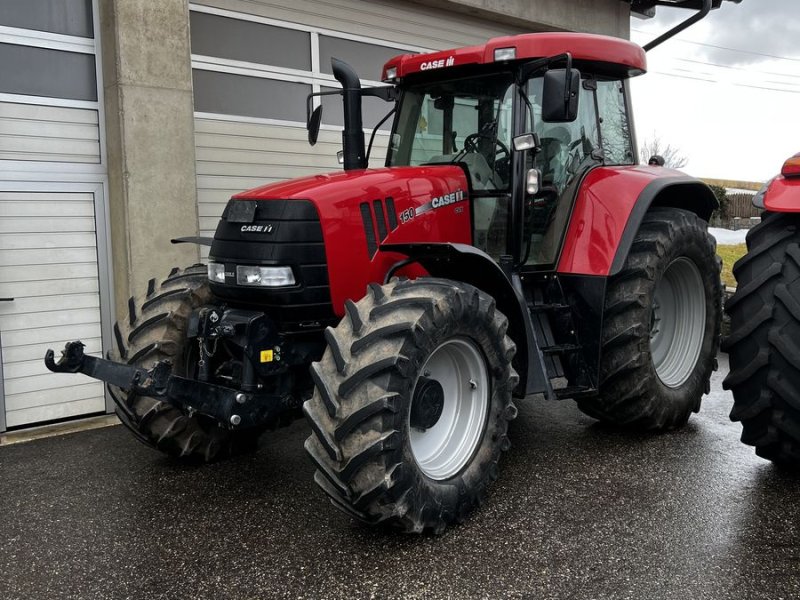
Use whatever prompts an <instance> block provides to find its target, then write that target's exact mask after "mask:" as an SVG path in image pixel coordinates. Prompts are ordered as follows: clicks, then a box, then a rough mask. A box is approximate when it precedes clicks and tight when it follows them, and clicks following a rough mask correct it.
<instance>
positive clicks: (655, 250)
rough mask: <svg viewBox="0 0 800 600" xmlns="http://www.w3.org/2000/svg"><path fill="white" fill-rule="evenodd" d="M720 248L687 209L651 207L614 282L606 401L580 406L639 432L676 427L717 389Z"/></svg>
mask: <svg viewBox="0 0 800 600" xmlns="http://www.w3.org/2000/svg"><path fill="white" fill-rule="evenodd" d="M721 304H722V289H721V282H720V267H719V262H718V260H717V257H716V242H715V241H714V238H713V237H712V236H711V235H709V233H708V230H707V223H706V222H705V221H703V220H702V219H700V218H699V217H698V216H696V215H695V214H694V213H691V212H689V211H686V210H681V209H677V208H654V209H651V210H650V211H649V212H648V213H647V215H645V218H644V220H643V221H642V224H641V226H640V229H639V232H638V233H637V234H636V238H635V239H634V242H633V245H632V246H631V251H630V253H629V255H628V257H627V259H626V261H625V265H624V267H623V268H622V270H621V271H620V273H618V274H617V275H615V276H614V277H612V278H611V279H610V280H609V282H608V288H607V292H606V302H605V310H604V315H603V327H602V336H601V358H600V395H599V397H596V398H593V399H590V400H583V401H581V402H579V403H578V406H579V408H580V409H581V410H582V411H583V412H585V413H586V414H588V415H589V416H592V417H594V418H596V419H599V420H601V421H604V422H606V423H610V424H613V425H618V426H623V427H628V428H632V429H637V430H660V429H672V428H676V427H680V426H682V425H684V424H685V423H686V422H687V421H688V419H689V417H690V415H691V413H692V412H697V411H699V410H700V402H701V399H702V396H703V394H704V393H708V392H709V391H710V378H711V372H712V371H713V369H714V368H715V365H716V356H717V351H718V349H719V335H720V322H721V312H722V307H721Z"/></svg>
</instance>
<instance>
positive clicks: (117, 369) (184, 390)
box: [44, 341, 295, 429]
mask: <svg viewBox="0 0 800 600" xmlns="http://www.w3.org/2000/svg"><path fill="white" fill-rule="evenodd" d="M84 347H85V346H84V344H83V343H82V342H80V341H75V342H68V343H67V345H66V346H65V347H64V350H62V351H61V358H59V360H58V362H56V361H55V360H54V356H55V353H54V352H53V351H52V350H48V351H47V353H46V354H45V356H44V364H45V366H46V367H47V368H48V369H50V370H51V371H53V372H54V373H83V374H84V375H88V376H89V377H92V378H94V379H99V380H100V381H104V382H106V383H107V384H109V385H113V386H116V387H118V388H120V389H123V390H126V391H129V392H133V393H136V394H138V395H140V396H149V397H151V398H158V399H161V400H164V401H165V402H167V403H169V404H171V405H172V406H174V407H175V408H177V409H179V410H181V411H182V412H183V413H184V414H186V415H187V416H189V417H191V416H193V415H194V414H196V413H197V414H202V415H205V416H207V417H210V418H211V419H214V420H215V421H217V422H218V423H219V424H220V425H221V426H222V427H225V428H227V429H243V428H245V427H256V426H260V425H264V424H266V423H267V421H269V420H270V419H272V418H273V417H275V416H277V415H278V414H280V413H282V412H284V411H286V410H288V409H290V408H293V407H294V403H295V402H294V399H293V398H292V397H291V396H289V395H279V394H264V393H248V392H243V391H240V390H235V389H231V388H226V387H223V386H220V385H215V384H213V383H206V382H203V381H197V380H195V379H187V378H186V377H180V376H178V375H174V374H173V373H172V364H171V363H170V362H169V361H166V360H162V361H159V362H157V363H156V364H155V365H154V366H153V368H152V369H149V370H147V369H142V368H140V367H135V366H133V365H126V364H122V363H117V362H113V361H110V360H105V359H102V358H97V357H95V356H88V355H86V354H84V352H83V349H84ZM112 397H113V398H114V401H115V402H120V401H123V400H121V399H119V400H118V399H117V397H118V394H112ZM121 408H122V409H123V410H126V411H127V410H129V409H128V407H121Z"/></svg>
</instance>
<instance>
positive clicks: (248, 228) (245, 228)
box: [242, 223, 274, 233]
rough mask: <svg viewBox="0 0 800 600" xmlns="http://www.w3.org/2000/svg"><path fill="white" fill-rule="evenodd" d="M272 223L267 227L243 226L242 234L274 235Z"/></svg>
mask: <svg viewBox="0 0 800 600" xmlns="http://www.w3.org/2000/svg"><path fill="white" fill-rule="evenodd" d="M273 229H274V227H273V226H272V223H269V224H267V225H242V233H272V230H273Z"/></svg>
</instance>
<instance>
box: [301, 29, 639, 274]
mask: <svg viewBox="0 0 800 600" xmlns="http://www.w3.org/2000/svg"><path fill="white" fill-rule="evenodd" d="M645 68H646V62H645V56H644V52H643V51H642V50H641V48H639V47H638V46H636V45H635V44H632V43H630V42H627V41H624V40H618V39H613V38H607V37H603V36H592V35H579V34H569V33H567V34H564V33H558V34H550V33H538V34H527V35H521V36H514V37H506V38H498V39H494V40H491V41H489V42H488V43H487V44H486V45H484V46H479V47H472V48H464V49H456V50H447V51H442V52H437V53H433V54H425V55H403V56H399V57H396V58H394V59H392V60H390V61H389V62H387V63H386V65H385V66H384V69H383V80H384V81H385V82H387V83H390V84H393V86H394V87H393V88H390V89H391V92H392V93H386V91H385V90H384V93H383V94H382V95H383V96H384V97H385V99H387V100H389V101H395V102H396V108H395V109H394V111H393V112H394V113H395V118H394V124H393V127H392V133H391V138H390V143H389V148H388V152H387V156H386V166H387V167H422V166H437V165H438V166H444V165H458V166H459V167H460V168H462V169H463V170H464V172H465V174H466V176H467V182H468V186H469V190H464V192H465V194H468V195H469V198H470V201H471V217H472V245H474V246H475V247H477V248H479V249H480V250H482V251H484V252H486V253H487V254H488V255H489V256H491V257H492V258H494V259H495V260H498V261H499V260H500V257H501V256H512V257H513V258H514V263H515V264H516V265H518V266H519V267H522V268H525V269H537V270H548V269H549V270H552V269H553V268H555V264H556V260H557V258H558V256H559V251H560V248H561V244H562V241H563V235H564V232H565V229H566V225H567V221H568V216H569V213H570V209H571V206H572V203H573V200H574V199H575V196H576V194H577V188H578V183H579V182H580V180H581V178H582V177H583V176H584V175H585V174H586V173H587V172H588V170H589V169H591V168H592V167H595V166H598V165H632V164H635V162H636V161H635V158H634V156H635V152H634V140H633V128H632V126H631V122H630V110H629V101H628V89H627V84H626V81H627V79H628V78H629V77H631V76H634V75H638V74H641V73H644V72H645ZM341 69H346V65H340V70H341ZM354 81H356V82H357V77H355V76H354V74H352V73H350V74H348V76H347V78H344V79H343V82H344V83H343V87H345V91H344V92H343V96H344V98H345V104H346V105H347V107H346V108H345V113H346V114H347V113H348V112H350V111H353V110H354V109H356V107H357V106H360V97H361V96H362V95H381V94H380V92H378V91H376V90H374V89H364V90H359V93H358V94H356V93H348V88H350V92H352V91H353V88H352V85H353V82H354ZM337 93H338V92H337ZM312 96H313V95H312ZM354 104H355V105H356V106H353V105H354ZM309 106H310V103H309ZM319 110H320V109H319V108H318V109H317V111H319ZM357 110H358V111H360V108H358V109H357ZM309 123H310V128H311V129H313V125H311V124H312V123H317V124H318V123H319V114H318V112H317V114H316V115H315V116H314V117H313V118H312V117H311V116H310V117H309ZM317 126H318V125H317ZM345 129H346V131H345V134H344V142H345V144H344V145H345V149H344V154H345V157H346V158H345V160H346V163H345V168H347V156H348V155H353V154H354V153H355V154H358V151H357V150H353V149H352V148H348V141H349V140H352V139H353V137H356V138H358V137H363V134H362V135H361V136H358V135H356V136H353V135H352V133H353V132H352V131H347V127H346V128H345ZM313 137H314V139H315V137H316V134H315V133H314V134H313ZM370 146H371V144H370ZM367 158H368V157H365V160H363V161H359V160H351V161H349V162H350V163H351V166H352V167H353V168H364V167H366V166H367V160H366V159H367Z"/></svg>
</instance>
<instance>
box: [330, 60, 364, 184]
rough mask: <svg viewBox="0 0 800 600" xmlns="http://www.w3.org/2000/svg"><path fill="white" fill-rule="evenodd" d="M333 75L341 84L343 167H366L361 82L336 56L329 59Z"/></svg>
mask: <svg viewBox="0 0 800 600" xmlns="http://www.w3.org/2000/svg"><path fill="white" fill-rule="evenodd" d="M331 67H332V68H333V76H334V77H335V78H336V81H338V82H339V83H341V84H342V98H343V103H344V131H343V132H342V149H343V152H344V169H345V171H349V170H351V169H366V168H367V158H366V153H365V151H364V127H363V124H362V121H361V82H360V81H359V79H358V75H356V72H355V71H354V70H353V68H352V67H351V66H350V65H348V64H347V63H346V62H344V61H341V60H339V59H337V58H332V59H331Z"/></svg>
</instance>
